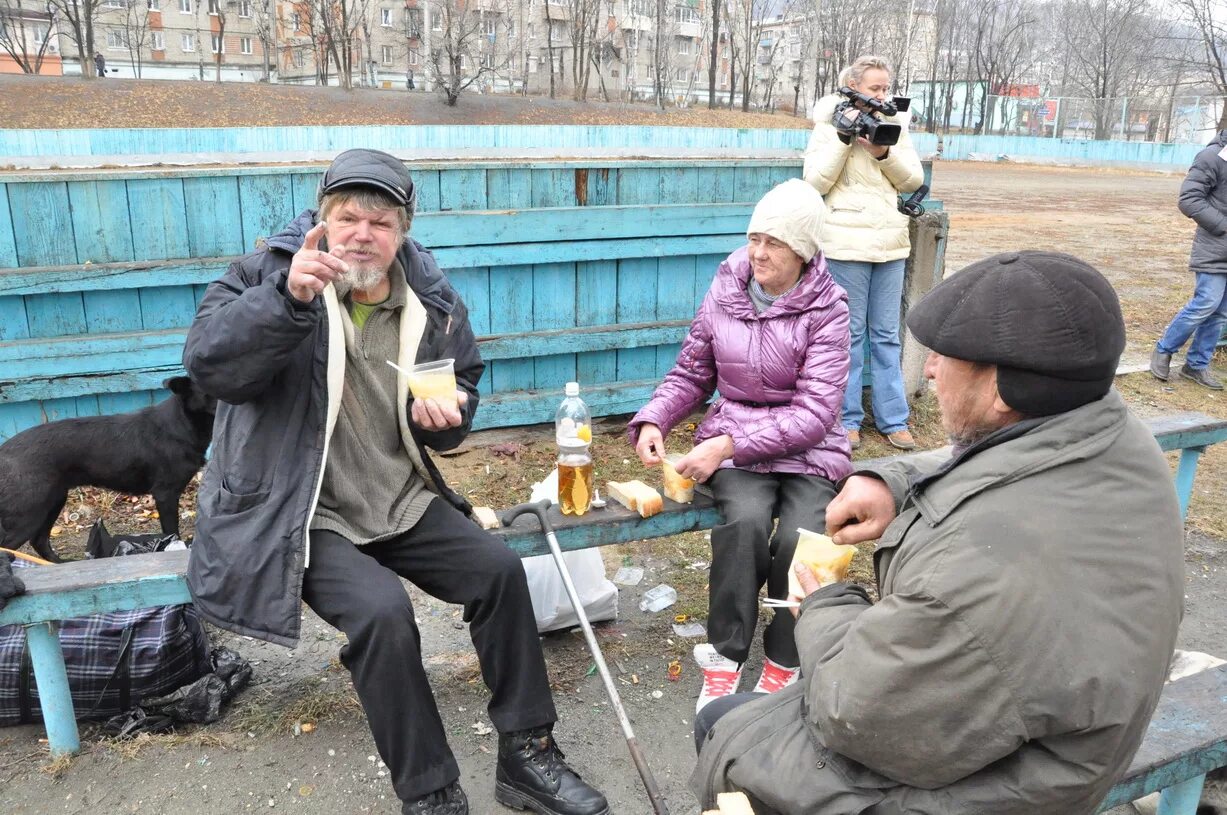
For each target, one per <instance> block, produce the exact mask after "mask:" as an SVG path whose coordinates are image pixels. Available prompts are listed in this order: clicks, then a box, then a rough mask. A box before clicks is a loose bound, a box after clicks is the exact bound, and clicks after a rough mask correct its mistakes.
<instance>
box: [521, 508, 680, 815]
mask: <svg viewBox="0 0 1227 815" xmlns="http://www.w3.org/2000/svg"><path fill="white" fill-rule="evenodd" d="M549 508H550V501H549V499H548V498H543V499H541V500H540V501H537V502H536V503H532V504H520V505H519V506H514V507H512V508H511V509H509V510H507V511H506V512H504V513H503V518H502V521H503V526H511V523H512V521H514V520H515V519H516V518H518V517H520V516H521V515H523V514H525V513H532V514H533V515H536V516H537V520H538V521H540V522H541V530H542V531H543V532H545V541H546V543H548V544H549V546H550V554H551V555H553V556H554V564H555V565H556V566H558V573H559V574H561V575H562V583H563V585H564V586H566V588H567V596H568V597H570V598H571V607H572V608H574V609H575V616H576V617H578V618H579V624H580V626H581V627H582V628H583V629H584V639H586V640H587V641H588V650H589V651H591V652H592V658H593V659H594V660H596V669H597V671H599V672H600V674H601V681H602V682H604V683H605V692H606V693H608V694H609V701H610V702H612V703H613V709H614V712H615V713H617V714H618V721H619V722H621V723H622V733H623V735H625V736H626V747H627V749H628V750H630V752H631V760H632V761H634V762H635V769H636V770H638V771H639V777H640V778H642V779H643V786H644V788H645V789H646V790H647V791H648V798H650V799H651V800H652V811H653V812H655V813H656V815H669V809H668V808H667V807H666V806H665V799H664V798H662V797H661V795H660V789H659V788H658V787H657V786H656V778H655V777H654V776H653V775H652V770H651V769H650V768H649V767H648V762H647V759H645V758H644V757H643V751H642V750H640V749H639V742H638V740H636V738H635V731H633V730H632V729H631V722H630V719H628V718H627V717H626V710H625V709H624V708H623V707H622V699H621V697H619V696H618V689H617V688H615V687H614V683H613V677H612V676H610V674H609V668H608V667H607V666H606V665H605V657H604V656H602V655H601V646H600V645H598V644H597V641H596V635H595V634H593V633H592V624H591V623H589V622H588V615H587V614H586V613H585V612H584V606H583V604H582V603H580V601H579V594H578V593H577V592H576V591H575V583H573V582H572V581H571V573H570V572H568V571H567V564H566V562H565V561H563V559H562V549H561V548H559V546H558V536H557V535H555V534H554V527H553V526H551V525H550V519H549V515H548V514H547V513H548V511H549Z"/></svg>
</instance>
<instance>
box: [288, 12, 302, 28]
mask: <svg viewBox="0 0 1227 815" xmlns="http://www.w3.org/2000/svg"><path fill="white" fill-rule="evenodd" d="M300 28H302V16H301V15H299V13H298V12H297V11H296V12H294V13H293V14H291V15H290V30H291V31H297V30H299V29H300Z"/></svg>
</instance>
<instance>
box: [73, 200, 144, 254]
mask: <svg viewBox="0 0 1227 815" xmlns="http://www.w3.org/2000/svg"><path fill="white" fill-rule="evenodd" d="M68 201H69V204H70V206H71V216H70V217H71V218H72V235H73V241H74V242H75V245H76V257H77V260H78V261H79V262H80V263H114V262H117V261H125V260H134V259H135V258H136V255H134V254H133V249H132V229H131V227H130V225H129V218H128V185H127V184H125V183H124V182H123V181H70V182H68Z"/></svg>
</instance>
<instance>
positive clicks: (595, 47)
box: [547, 0, 602, 102]
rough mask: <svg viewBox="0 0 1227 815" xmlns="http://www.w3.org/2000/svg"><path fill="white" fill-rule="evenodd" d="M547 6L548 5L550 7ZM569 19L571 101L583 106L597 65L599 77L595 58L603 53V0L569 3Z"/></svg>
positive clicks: (567, 7)
mask: <svg viewBox="0 0 1227 815" xmlns="http://www.w3.org/2000/svg"><path fill="white" fill-rule="evenodd" d="M547 5H548V4H547ZM566 9H567V12H568V14H569V16H570V18H571V19H570V20H569V21H568V22H569V29H570V35H571V80H572V82H573V87H572V88H571V98H572V99H574V100H575V101H577V102H582V101H585V100H587V98H588V82H589V81H590V80H591V77H592V68H593V66H594V65H595V66H596V68H597V72H598V73H600V64H599V62H598V61H597V59H595V58H594V56H595V55H596V54H599V53H600V50H601V42H602V40H601V33H600V11H601V3H600V0H566Z"/></svg>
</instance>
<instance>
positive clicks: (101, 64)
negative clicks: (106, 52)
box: [94, 54, 107, 79]
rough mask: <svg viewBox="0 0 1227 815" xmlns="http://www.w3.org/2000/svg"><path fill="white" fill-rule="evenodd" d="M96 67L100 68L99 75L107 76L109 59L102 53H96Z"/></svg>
mask: <svg viewBox="0 0 1227 815" xmlns="http://www.w3.org/2000/svg"><path fill="white" fill-rule="evenodd" d="M94 67H95V68H96V69H97V70H98V76H100V77H102V78H104V79H105V78H106V75H107V60H106V57H104V56H103V55H102V54H94Z"/></svg>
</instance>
